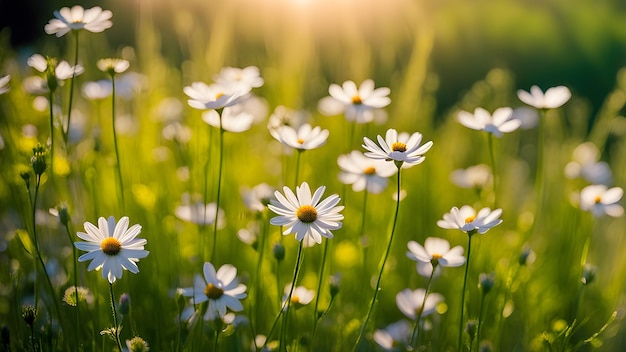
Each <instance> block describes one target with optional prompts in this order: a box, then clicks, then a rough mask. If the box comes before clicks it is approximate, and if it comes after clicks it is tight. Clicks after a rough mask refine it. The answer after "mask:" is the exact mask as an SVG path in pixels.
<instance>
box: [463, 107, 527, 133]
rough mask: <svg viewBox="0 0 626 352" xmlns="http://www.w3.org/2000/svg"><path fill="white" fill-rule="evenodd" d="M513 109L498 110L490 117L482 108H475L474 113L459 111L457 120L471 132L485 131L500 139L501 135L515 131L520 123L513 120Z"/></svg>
mask: <svg viewBox="0 0 626 352" xmlns="http://www.w3.org/2000/svg"><path fill="white" fill-rule="evenodd" d="M512 116H513V109H511V108H509V107H504V108H498V109H496V110H495V111H494V112H493V115H490V114H489V112H488V111H487V110H485V109H483V108H476V109H475V110H474V113H473V114H472V113H469V112H467V111H460V112H459V113H458V115H457V119H458V121H459V123H461V125H463V126H465V127H467V128H471V129H473V130H478V131H485V132H487V133H491V134H493V135H494V136H496V137H498V138H500V137H502V134H503V133H507V132H513V131H515V130H516V129H517V128H518V127H519V126H520V125H521V124H522V121H520V120H517V119H513V118H512Z"/></svg>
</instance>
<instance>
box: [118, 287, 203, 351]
mask: <svg viewBox="0 0 626 352" xmlns="http://www.w3.org/2000/svg"><path fill="white" fill-rule="evenodd" d="M109 293H110V294H111V310H112V311H113V327H114V328H115V331H114V333H115V342H116V343H117V348H118V349H119V350H120V352H122V351H123V348H122V342H121V341H120V326H119V325H117V310H116V309H115V295H114V294H113V284H112V283H110V282H109ZM201 319H202V318H201Z"/></svg>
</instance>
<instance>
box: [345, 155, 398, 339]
mask: <svg viewBox="0 0 626 352" xmlns="http://www.w3.org/2000/svg"><path fill="white" fill-rule="evenodd" d="M401 166H402V164H400V165H398V180H397V183H398V186H397V195H398V199H397V200H396V211H395V214H394V216H393V225H392V226H391V233H390V234H389V241H388V242H387V249H386V250H385V254H384V255H383V257H382V258H381V261H380V264H379V272H378V279H377V280H376V288H375V289H374V296H373V297H372V302H371V303H370V307H369V309H368V310H367V315H366V316H365V320H363V324H362V325H361V330H360V331H359V336H358V337H357V340H356V343H355V344H354V349H353V350H354V351H356V350H358V346H359V344H360V343H361V340H362V339H363V335H364V334H365V329H366V328H367V323H368V322H369V320H370V318H371V317H372V312H373V311H374V306H375V305H376V298H377V297H378V291H379V290H380V281H381V279H382V276H383V271H384V270H385V264H386V263H387V258H388V257H389V252H391V244H392V242H393V235H394V233H395V231H396V225H397V223H398V212H399V211H400V171H401V170H402V169H401Z"/></svg>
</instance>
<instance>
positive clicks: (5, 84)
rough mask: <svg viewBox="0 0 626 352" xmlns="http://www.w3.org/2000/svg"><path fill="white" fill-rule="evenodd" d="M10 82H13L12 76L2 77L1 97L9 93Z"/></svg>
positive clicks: (0, 81) (0, 85)
mask: <svg viewBox="0 0 626 352" xmlns="http://www.w3.org/2000/svg"><path fill="white" fill-rule="evenodd" d="M9 81H11V75H6V76H3V77H0V95H2V94H4V93H6V92H8V91H9V89H10V86H9Z"/></svg>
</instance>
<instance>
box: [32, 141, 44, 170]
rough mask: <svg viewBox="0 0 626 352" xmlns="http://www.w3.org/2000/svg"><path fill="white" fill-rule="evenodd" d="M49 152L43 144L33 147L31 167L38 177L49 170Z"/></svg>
mask: <svg viewBox="0 0 626 352" xmlns="http://www.w3.org/2000/svg"><path fill="white" fill-rule="evenodd" d="M47 156H48V151H47V150H46V148H45V147H44V146H42V145H41V144H37V145H36V146H34V147H33V156H32V157H31V158H30V165H31V166H32V168H33V172H34V173H35V175H37V176H41V175H42V174H43V173H44V172H46V169H47V168H48V161H47V160H46V158H47Z"/></svg>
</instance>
